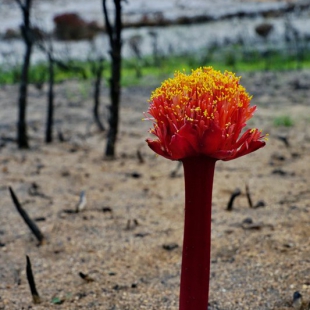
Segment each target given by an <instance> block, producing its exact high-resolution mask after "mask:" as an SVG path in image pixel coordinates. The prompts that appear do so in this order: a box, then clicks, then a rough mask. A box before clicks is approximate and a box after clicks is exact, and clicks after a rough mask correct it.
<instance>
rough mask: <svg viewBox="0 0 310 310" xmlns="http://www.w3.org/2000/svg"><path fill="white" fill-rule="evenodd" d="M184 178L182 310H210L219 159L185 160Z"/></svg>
mask: <svg viewBox="0 0 310 310" xmlns="http://www.w3.org/2000/svg"><path fill="white" fill-rule="evenodd" d="M182 162H183V166H184V177H185V224H184V240H183V255H182V271H181V290H180V308H179V309H180V310H207V309H208V298H209V277H210V250H211V204H212V185H213V176H214V168H215V162H216V160H215V159H213V158H209V157H206V156H200V157H190V158H185V159H183V160H182Z"/></svg>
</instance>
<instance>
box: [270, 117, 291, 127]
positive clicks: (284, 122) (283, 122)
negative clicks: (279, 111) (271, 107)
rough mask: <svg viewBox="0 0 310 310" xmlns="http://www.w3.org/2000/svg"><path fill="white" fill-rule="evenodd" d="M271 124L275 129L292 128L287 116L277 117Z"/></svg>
mask: <svg viewBox="0 0 310 310" xmlns="http://www.w3.org/2000/svg"><path fill="white" fill-rule="evenodd" d="M273 124H274V126H276V127H279V126H283V127H292V126H294V121H293V120H292V118H291V117H290V116H289V115H282V116H277V117H276V118H275V119H274V120H273Z"/></svg>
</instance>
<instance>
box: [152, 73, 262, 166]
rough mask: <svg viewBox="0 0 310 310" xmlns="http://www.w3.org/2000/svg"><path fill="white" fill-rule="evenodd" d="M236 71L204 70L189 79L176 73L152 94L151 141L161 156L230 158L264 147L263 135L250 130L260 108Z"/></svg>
mask: <svg viewBox="0 0 310 310" xmlns="http://www.w3.org/2000/svg"><path fill="white" fill-rule="evenodd" d="M239 80H240V77H236V76H235V74H234V73H232V72H229V71H225V72H224V73H221V72H220V71H216V70H214V69H213V68H212V67H203V68H198V69H196V70H193V71H192V73H191V74H189V75H187V74H185V73H182V72H176V73H175V76H174V78H171V79H168V80H166V81H164V82H163V83H162V85H161V86H160V87H159V88H157V89H156V90H155V91H154V92H153V93H152V95H151V99H150V106H149V109H148V114H149V115H151V117H148V119H151V120H154V126H153V128H152V129H150V132H151V133H152V134H154V135H155V136H157V139H156V140H152V139H147V140H146V141H147V143H148V145H149V147H150V148H151V149H152V150H153V151H155V152H156V153H157V154H159V155H162V156H164V157H166V158H168V159H172V160H182V159H184V158H186V157H196V156H201V155H204V156H207V157H211V158H214V159H221V160H226V161H227V160H231V159H235V158H238V157H240V156H243V155H246V154H248V153H251V152H253V151H255V150H257V149H259V148H261V147H263V146H264V145H265V141H263V140H264V139H265V136H263V135H262V133H261V131H260V130H258V129H256V128H254V129H247V130H246V131H245V132H243V133H241V132H242V130H243V129H244V127H245V126H246V122H247V121H248V120H249V119H250V118H251V117H252V116H253V113H254V111H255V110H256V106H250V101H251V97H250V96H249V95H248V93H247V92H246V91H245V88H244V87H243V86H242V85H240V84H239Z"/></svg>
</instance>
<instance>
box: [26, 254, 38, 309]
mask: <svg viewBox="0 0 310 310" xmlns="http://www.w3.org/2000/svg"><path fill="white" fill-rule="evenodd" d="M26 259H27V265H26V273H27V280H28V283H29V287H30V291H31V295H32V300H33V303H34V304H39V303H40V302H41V300H40V296H39V293H38V291H37V288H36V283H35V281H34V276H33V273H32V268H31V262H30V258H29V256H28V255H26Z"/></svg>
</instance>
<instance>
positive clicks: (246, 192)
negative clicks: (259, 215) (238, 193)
mask: <svg viewBox="0 0 310 310" xmlns="http://www.w3.org/2000/svg"><path fill="white" fill-rule="evenodd" d="M245 194H246V198H247V199H248V203H249V207H250V208H253V202H252V198H251V193H250V188H249V186H248V185H246V186H245Z"/></svg>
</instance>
